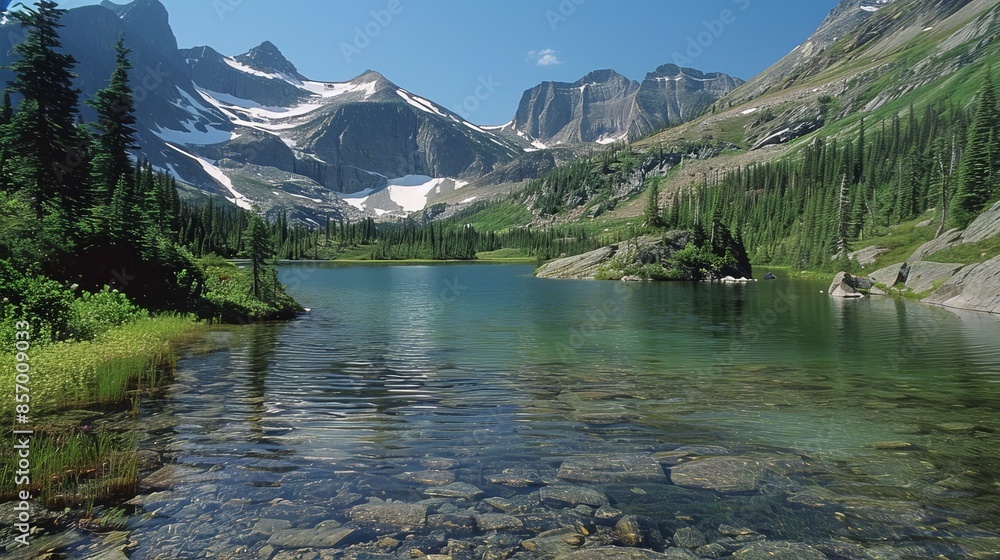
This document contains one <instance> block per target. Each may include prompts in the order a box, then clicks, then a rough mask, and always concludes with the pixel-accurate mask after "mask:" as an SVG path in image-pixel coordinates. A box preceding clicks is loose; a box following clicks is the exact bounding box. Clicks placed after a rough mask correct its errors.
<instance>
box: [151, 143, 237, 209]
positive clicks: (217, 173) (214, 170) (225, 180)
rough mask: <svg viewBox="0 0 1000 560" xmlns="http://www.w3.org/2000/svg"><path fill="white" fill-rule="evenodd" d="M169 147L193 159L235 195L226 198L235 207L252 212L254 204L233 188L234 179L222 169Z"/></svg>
mask: <svg viewBox="0 0 1000 560" xmlns="http://www.w3.org/2000/svg"><path fill="white" fill-rule="evenodd" d="M167 147H168V148H170V149H172V150H175V151H177V152H178V153H180V154H182V155H184V156H187V157H189V158H191V159H192V160H194V161H195V162H197V163H198V165H200V166H201V168H202V169H204V170H205V173H208V175H209V176H210V177H212V179H214V180H215V181H216V182H217V183H219V184H220V185H222V186H223V187H225V188H226V190H227V191H229V193H230V194H232V195H233V196H232V198H229V197H226V200H228V201H229V202H232V203H233V204H235V205H237V206H239V207H240V208H243V209H245V210H252V209H253V204H252V203H251V202H250V200H249V199H248V198H247V197H245V196H243V195H242V194H240V193H239V191H237V190H236V189H235V188H234V187H233V181H232V179H230V178H229V177H227V176H226V174H225V173H223V172H222V170H221V169H219V168H218V167H216V166H215V165H213V164H212V163H211V162H210V161H208V160H207V159H205V158H201V157H198V156H196V155H194V154H192V153H190V152H186V151H184V150H182V149H180V148H178V147H177V146H174V145H173V144H169V143H168V144H167ZM174 173H175V174H176V172H174Z"/></svg>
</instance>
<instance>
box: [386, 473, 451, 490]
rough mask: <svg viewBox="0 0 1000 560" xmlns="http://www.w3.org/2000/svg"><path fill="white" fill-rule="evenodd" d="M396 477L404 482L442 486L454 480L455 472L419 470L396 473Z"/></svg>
mask: <svg viewBox="0 0 1000 560" xmlns="http://www.w3.org/2000/svg"><path fill="white" fill-rule="evenodd" d="M396 478H398V479H399V480H402V481H404V482H413V483H416V484H426V485H428V486H444V485H446V484H451V483H452V482H455V473H453V472H451V471H420V472H405V473H402V474H397V475H396Z"/></svg>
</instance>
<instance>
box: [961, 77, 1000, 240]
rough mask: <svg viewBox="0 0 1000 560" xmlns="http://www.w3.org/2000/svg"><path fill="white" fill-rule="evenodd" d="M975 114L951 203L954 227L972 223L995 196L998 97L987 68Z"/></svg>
mask: <svg viewBox="0 0 1000 560" xmlns="http://www.w3.org/2000/svg"><path fill="white" fill-rule="evenodd" d="M977 99H978V103H977V105H976V115H975V117H974V118H973V120H972V126H970V127H969V141H968V144H967V145H966V150H965V155H964V157H963V158H962V163H961V166H960V167H959V171H958V189H957V190H956V192H955V197H954V199H953V201H952V204H951V223H952V225H953V226H954V227H959V228H964V227H965V226H967V225H969V222H971V221H972V220H973V219H975V217H976V216H977V215H978V213H979V212H980V211H981V210H982V209H983V207H984V206H986V203H987V202H988V201H989V200H990V198H991V197H992V196H993V192H994V189H993V187H994V185H995V184H996V183H997V179H998V173H997V172H996V170H995V166H996V165H997V164H998V163H1000V161H997V160H996V157H997V142H1000V137H997V125H998V124H1000V117H998V112H997V96H996V90H995V89H994V86H993V77H992V73H991V72H990V71H989V70H987V71H986V73H985V74H984V75H983V84H982V87H981V88H980V90H979V95H978V96H977Z"/></svg>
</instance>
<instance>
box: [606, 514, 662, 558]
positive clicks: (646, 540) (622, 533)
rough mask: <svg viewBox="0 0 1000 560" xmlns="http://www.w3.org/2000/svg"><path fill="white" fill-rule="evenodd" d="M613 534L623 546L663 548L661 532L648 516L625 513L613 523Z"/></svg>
mask: <svg viewBox="0 0 1000 560" xmlns="http://www.w3.org/2000/svg"><path fill="white" fill-rule="evenodd" d="M615 536H616V537H617V539H618V542H620V543H622V544H623V545H625V546H631V547H637V548H650V549H653V550H663V546H664V544H665V542H664V540H663V534H662V533H660V529H659V528H658V527H657V526H656V522H655V521H653V520H652V519H650V518H648V517H642V516H638V515H626V516H625V517H622V518H621V519H619V520H618V523H616V524H615Z"/></svg>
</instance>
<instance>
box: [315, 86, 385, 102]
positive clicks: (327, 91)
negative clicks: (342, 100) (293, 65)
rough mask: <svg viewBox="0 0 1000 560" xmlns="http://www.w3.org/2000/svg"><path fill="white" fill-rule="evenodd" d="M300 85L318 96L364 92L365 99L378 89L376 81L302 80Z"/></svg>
mask: <svg viewBox="0 0 1000 560" xmlns="http://www.w3.org/2000/svg"><path fill="white" fill-rule="evenodd" d="M300 87H301V88H302V89H304V90H306V91H308V92H309V93H312V94H314V95H318V96H320V97H324V98H326V97H337V96H339V95H344V94H345V93H355V92H364V94H365V99H368V98H369V97H371V96H373V95H375V91H376V90H377V89H378V83H376V82H362V83H360V84H356V83H354V82H302V84H301V85H300Z"/></svg>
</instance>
